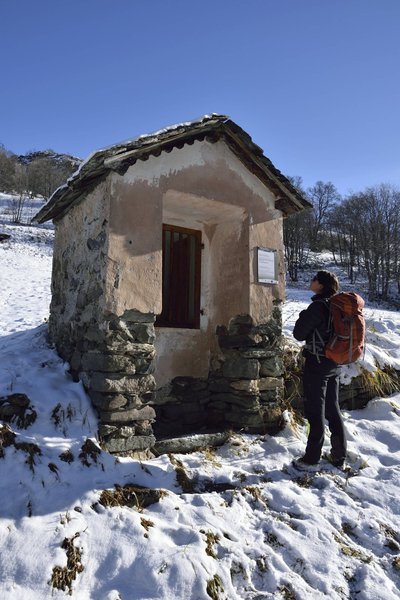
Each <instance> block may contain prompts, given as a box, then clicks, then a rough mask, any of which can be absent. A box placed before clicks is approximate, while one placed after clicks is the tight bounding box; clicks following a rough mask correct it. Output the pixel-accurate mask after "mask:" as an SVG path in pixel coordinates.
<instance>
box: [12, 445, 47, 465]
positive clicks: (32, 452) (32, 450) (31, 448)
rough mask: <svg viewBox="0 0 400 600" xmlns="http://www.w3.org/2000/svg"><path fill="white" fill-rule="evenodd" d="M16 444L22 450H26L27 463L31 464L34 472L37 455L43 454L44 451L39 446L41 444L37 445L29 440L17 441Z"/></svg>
mask: <svg viewBox="0 0 400 600" xmlns="http://www.w3.org/2000/svg"><path fill="white" fill-rule="evenodd" d="M14 446H15V448H16V449H17V450H22V452H25V453H26V454H27V457H26V461H25V463H26V464H27V465H28V466H29V468H30V470H31V471H32V472H34V468H33V467H34V466H36V463H35V456H36V455H37V456H41V455H42V451H41V449H40V448H39V446H37V445H36V444H31V443H29V442H17V443H14Z"/></svg>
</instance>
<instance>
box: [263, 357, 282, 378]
mask: <svg viewBox="0 0 400 600" xmlns="http://www.w3.org/2000/svg"><path fill="white" fill-rule="evenodd" d="M283 371H284V367H283V361H282V358H281V357H280V356H279V355H277V354H275V355H274V356H271V357H269V358H266V359H264V360H260V375H261V376H262V377H277V376H279V375H282V373H283Z"/></svg>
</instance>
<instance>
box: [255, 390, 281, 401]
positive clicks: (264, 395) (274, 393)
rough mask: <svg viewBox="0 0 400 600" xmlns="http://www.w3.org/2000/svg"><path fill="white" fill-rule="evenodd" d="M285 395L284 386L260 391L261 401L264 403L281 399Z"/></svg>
mask: <svg viewBox="0 0 400 600" xmlns="http://www.w3.org/2000/svg"><path fill="white" fill-rule="evenodd" d="M283 395H284V388H281V389H279V388H274V389H272V390H265V391H264V392H261V393H260V401H261V403H262V404H264V403H270V402H277V401H281V400H282V399H283Z"/></svg>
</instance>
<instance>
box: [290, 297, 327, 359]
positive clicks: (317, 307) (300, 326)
mask: <svg viewBox="0 0 400 600" xmlns="http://www.w3.org/2000/svg"><path fill="white" fill-rule="evenodd" d="M311 300H312V302H311V304H310V306H308V308H306V309H305V310H302V311H301V313H300V314H299V318H298V319H297V321H296V323H295V326H294V329H293V336H294V337H295V338H296V340H298V341H299V342H304V341H305V342H306V347H309V348H311V347H312V346H313V344H315V345H316V346H317V351H318V352H320V353H321V354H323V350H324V347H325V344H326V342H327V341H328V340H329V337H330V333H329V304H328V298H325V297H324V296H321V295H319V294H316V295H315V296H313V297H312V298H311ZM314 332H316V333H314Z"/></svg>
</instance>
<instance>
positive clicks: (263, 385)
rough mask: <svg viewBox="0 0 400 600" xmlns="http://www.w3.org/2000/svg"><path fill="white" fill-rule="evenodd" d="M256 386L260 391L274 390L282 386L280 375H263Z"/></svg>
mask: <svg viewBox="0 0 400 600" xmlns="http://www.w3.org/2000/svg"><path fill="white" fill-rule="evenodd" d="M258 387H259V390H260V391H265V390H274V389H277V388H279V389H280V388H283V387H284V386H283V379H282V377H263V378H261V379H259V380H258Z"/></svg>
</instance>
